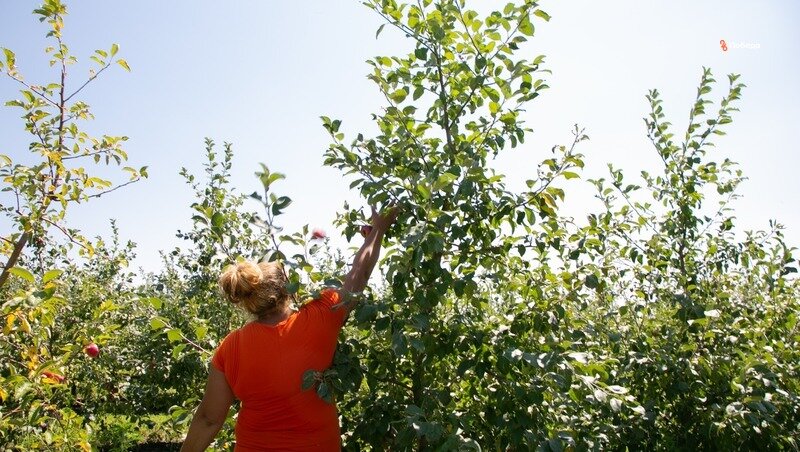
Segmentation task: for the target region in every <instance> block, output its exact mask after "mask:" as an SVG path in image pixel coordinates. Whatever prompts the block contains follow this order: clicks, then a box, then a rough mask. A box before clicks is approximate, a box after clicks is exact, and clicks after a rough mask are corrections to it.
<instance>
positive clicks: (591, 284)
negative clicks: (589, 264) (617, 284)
mask: <svg viewBox="0 0 800 452" xmlns="http://www.w3.org/2000/svg"><path fill="white" fill-rule="evenodd" d="M599 285H600V280H598V279H597V276H595V275H589V276H587V277H586V287H588V288H590V289H596V288H597V286H599Z"/></svg>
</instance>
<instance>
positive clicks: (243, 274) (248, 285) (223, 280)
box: [219, 261, 263, 303]
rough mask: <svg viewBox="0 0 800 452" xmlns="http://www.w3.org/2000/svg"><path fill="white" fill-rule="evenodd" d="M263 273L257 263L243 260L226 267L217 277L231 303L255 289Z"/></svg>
mask: <svg viewBox="0 0 800 452" xmlns="http://www.w3.org/2000/svg"><path fill="white" fill-rule="evenodd" d="M262 278H263V274H262V272H261V269H260V268H259V267H258V265H256V264H254V263H253V262H249V261H244V262H239V263H237V264H235V265H231V266H230V267H228V268H227V269H226V270H225V272H224V273H223V274H222V276H221V277H220V278H219V285H220V287H221V288H222V291H223V292H224V293H225V296H226V297H227V298H228V300H229V301H231V302H232V303H238V302H239V301H241V300H242V299H243V298H246V297H248V296H249V295H251V294H252V293H253V291H255V289H256V287H257V286H258V285H259V284H260V283H261V280H262Z"/></svg>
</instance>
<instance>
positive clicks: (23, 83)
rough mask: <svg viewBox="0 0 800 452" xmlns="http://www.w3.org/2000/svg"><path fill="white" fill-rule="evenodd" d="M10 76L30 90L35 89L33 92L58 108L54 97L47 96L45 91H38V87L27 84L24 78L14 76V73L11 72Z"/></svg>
mask: <svg viewBox="0 0 800 452" xmlns="http://www.w3.org/2000/svg"><path fill="white" fill-rule="evenodd" d="M8 76H9V77H11V79H13V80H16V81H18V82H19V83H21V84H22V85H23V86H24V87H26V88H28V89H29V90H31V91H33V93H34V94H36V95H38V96H39V97H41V98H42V99H43V100H44V101H46V102H47V103H49V104H51V105H53V106H54V107H56V108H58V104H57V103H56V102H55V101H54V100H52V99H50V98H49V97H47V96H46V95H45V94H44V93H42V92H39V91H38V90H37V89H36V88H34V87H33V86H31V85H29V84H27V83H26V82H25V81H24V80H22V79H21V78H19V77H16V76H14V75H11V74H9V75H8Z"/></svg>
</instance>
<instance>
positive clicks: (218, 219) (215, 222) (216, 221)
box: [211, 212, 225, 228]
mask: <svg viewBox="0 0 800 452" xmlns="http://www.w3.org/2000/svg"><path fill="white" fill-rule="evenodd" d="M224 222H225V215H223V214H221V213H219V212H214V215H212V216H211V226H213V227H215V228H221V227H222V224H223V223H224Z"/></svg>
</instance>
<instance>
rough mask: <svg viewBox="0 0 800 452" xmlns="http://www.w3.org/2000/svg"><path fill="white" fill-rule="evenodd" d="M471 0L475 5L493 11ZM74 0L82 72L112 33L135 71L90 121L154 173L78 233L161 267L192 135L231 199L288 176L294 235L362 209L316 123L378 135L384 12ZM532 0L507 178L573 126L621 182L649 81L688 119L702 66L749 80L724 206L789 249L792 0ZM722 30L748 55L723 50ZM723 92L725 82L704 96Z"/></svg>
mask: <svg viewBox="0 0 800 452" xmlns="http://www.w3.org/2000/svg"><path fill="white" fill-rule="evenodd" d="M467 3H468V5H472V7H473V8H476V9H479V10H484V9H485V8H486V7H487V6H491V5H494V4H495V2H494V1H488V0H480V1H475V2H470V1H468V2H467ZM37 4H38V2H35V1H22V0H0V12H1V14H0V47H8V48H11V49H13V50H14V51H15V52H16V53H17V64H18V66H19V68H20V70H21V71H22V72H23V73H24V74H25V75H26V77H27V79H28V80H30V81H36V82H42V81H44V80H47V79H48V77H49V76H48V73H49V69H48V67H47V64H46V61H45V59H44V58H43V52H42V50H43V48H44V47H45V46H46V41H45V39H44V34H45V27H44V26H42V25H41V24H39V23H38V21H37V20H36V19H35V17H34V16H33V15H31V11H32V10H33V9H34V8H35V7H36V6H37ZM68 6H69V13H70V14H69V16H68V17H67V19H66V31H65V35H66V37H65V39H66V42H67V43H69V44H70V46H71V48H72V50H73V52H74V53H75V54H76V55H78V56H79V57H82V59H81V63H82V64H80V65H79V66H78V67H76V68H75V69H74V71H75V72H76V73H78V74H81V75H83V74H86V71H87V70H88V65H87V61H88V60H87V58H86V56H88V55H89V54H90V53H91V52H92V51H93V50H94V49H96V48H108V46H109V45H110V44H111V43H112V42H116V43H118V44H119V45H120V49H121V50H120V56H122V57H123V58H126V59H127V60H128V62H129V63H130V65H131V67H132V69H133V71H132V72H131V73H130V74H128V73H126V72H124V71H122V70H121V69H119V68H117V69H118V70H111V71H107V73H106V74H104V76H103V77H101V78H99V79H98V80H97V81H96V82H95V83H94V84H93V85H92V86H90V88H89V89H87V90H86V91H85V96H84V100H86V101H87V102H88V103H89V104H90V105H92V107H93V111H94V114H95V115H96V117H97V120H95V121H94V122H93V123H91V125H90V127H89V129H90V130H91V131H93V132H97V133H110V134H124V135H128V136H130V138H131V140H130V141H129V142H128V145H127V150H128V152H129V154H130V157H131V161H130V163H131V164H132V166H137V167H138V166H142V165H149V166H150V173H151V178H150V179H149V180H147V181H145V182H142V183H139V184H136V185H134V186H130V187H127V188H126V189H123V190H120V191H118V192H115V193H114V194H113V195H110V196H105V197H103V198H100V199H99V200H96V201H95V202H92V203H90V204H89V205H87V206H85V207H80V208H77V209H75V210H73V211H72V215H71V224H72V225H73V226H77V227H80V228H82V229H83V230H84V231H85V232H86V233H87V234H89V235H95V234H102V235H107V234H108V232H109V227H108V219H109V218H116V219H117V220H118V221H119V225H120V228H121V233H122V236H123V237H124V238H126V239H127V238H129V239H132V240H134V241H135V242H137V243H138V244H139V259H138V262H137V264H138V265H141V266H143V267H144V268H145V269H147V270H156V269H157V268H158V266H159V258H158V251H159V250H167V249H171V248H172V247H174V246H175V245H177V244H179V242H178V240H177V239H176V238H175V231H176V230H177V229H187V228H188V227H189V225H190V223H189V218H190V216H191V212H190V209H189V205H190V204H191V202H192V199H191V191H190V190H189V188H188V187H187V186H186V185H185V184H184V183H183V182H182V180H181V178H180V177H179V176H178V170H179V169H180V167H181V166H186V167H188V168H189V169H191V170H193V171H195V172H199V171H200V168H201V165H202V162H203V138H204V137H211V138H213V139H215V140H216V141H217V142H218V143H220V144H221V143H222V142H223V141H230V142H232V143H233V145H234V149H235V151H236V159H235V162H234V165H235V166H234V170H233V174H234V177H233V181H234V185H235V186H236V187H237V188H238V189H239V190H240V191H242V192H245V193H249V192H252V191H253V190H255V189H256V188H257V184H256V180H255V178H254V177H253V172H254V171H255V169H256V168H257V166H258V163H259V162H265V163H266V164H268V165H269V166H270V168H272V169H273V170H276V171H281V172H283V173H285V174H286V175H287V176H288V180H287V181H284V182H282V183H281V184H280V185H278V186H277V188H278V189H279V190H280V191H282V192H283V193H285V194H287V195H289V196H291V197H292V198H293V199H294V204H293V205H292V207H291V208H290V209H289V214H288V215H287V216H286V221H285V225H286V226H287V228H289V229H292V228H295V227H299V226H300V225H302V224H305V223H309V224H310V225H311V226H312V227H322V228H324V229H327V230H329V231H331V229H332V226H331V221H332V220H333V218H334V216H335V212H336V211H337V209H340V208H341V206H342V203H343V201H344V200H345V199H348V200H349V201H350V202H351V204H355V205H361V204H360V201H359V200H358V198H357V196H356V195H355V194H354V193H352V192H349V191H348V188H347V187H348V182H347V181H345V180H343V179H342V178H341V176H340V174H339V173H338V172H337V171H336V170H334V169H331V168H325V167H323V166H322V154H323V152H324V150H325V148H326V147H327V144H328V142H329V141H328V137H327V134H326V132H325V131H324V129H323V128H322V127H321V125H320V121H319V119H318V117H319V116H320V115H328V116H331V117H336V118H340V119H342V120H344V125H343V129H344V130H345V131H346V132H347V133H348V134H354V133H356V132H365V133H366V134H369V133H372V132H373V131H374V130H375V129H374V126H373V125H372V123H371V122H370V118H369V115H370V113H372V112H375V111H378V109H379V107H380V106H381V105H382V103H381V98H380V96H379V94H378V92H377V90H376V89H375V87H374V86H373V84H372V82H370V81H368V80H367V79H366V78H365V74H366V73H367V71H368V67H367V65H366V64H365V63H364V61H365V60H366V59H367V58H370V57H372V56H375V55H392V54H397V53H400V52H405V51H407V50H408V45H409V43H408V42H407V41H405V40H404V39H403V37H402V36H400V35H398V34H397V33H393V32H391V31H390V30H389V29H387V30H385V31H384V33H383V34H382V35H381V37H380V39H378V40H375V30H376V28H377V27H378V26H379V25H380V23H381V21H380V20H379V18H378V17H377V16H376V15H375V14H374V13H373V12H371V11H370V10H368V9H367V8H366V7H364V6H362V5H361V4H360V2H358V1H356V0H353V1H344V0H337V1H322V0H314V1H306V2H285V1H283V2H278V1H236V2H219V1H206V0H202V1H199V0H195V1H191V2H190V1H169V2H165V1H158V2H156V1H136V2H130V1H128V2H123V1H118V0H102V1H101V0H81V1H80V2H78V1H72V2H69V3H68ZM542 7H543V9H545V10H546V11H548V12H549V13H550V14H551V15H552V17H553V19H552V20H551V21H550V22H549V23H544V22H537V36H536V37H535V38H534V39H533V41H532V42H531V45H529V46H528V47H527V48H525V52H528V53H529V54H530V55H538V54H545V55H547V60H546V62H547V67H548V68H549V69H551V70H552V71H553V74H552V76H550V77H549V83H548V84H549V85H550V86H551V89H550V90H548V91H547V92H545V94H544V95H543V96H542V97H541V98H539V99H537V100H536V101H535V102H533V103H531V104H530V105H529V107H528V113H527V116H526V117H525V119H526V120H527V121H528V122H529V125H530V126H531V127H532V128H533V129H534V131H535V132H534V135H533V136H532V137H531V138H530V139H529V140H528V141H527V142H526V144H525V146H524V147H522V148H518V149H516V150H512V151H509V152H508V153H506V154H505V155H504V156H503V157H501V158H500V159H499V160H498V161H497V162H496V166H497V168H498V169H499V170H500V171H501V172H503V173H505V174H506V175H507V176H508V180H509V182H510V184H511V185H512V186H520V185H521V183H522V181H524V180H525V179H526V178H530V177H532V176H533V175H534V174H535V162H538V161H540V160H541V159H543V158H545V155H546V154H547V153H548V152H549V149H550V148H551V147H552V145H553V144H557V143H565V142H567V141H568V140H569V138H570V135H569V131H570V128H571V126H572V124H574V123H579V124H581V125H582V126H584V127H586V128H587V132H588V134H589V135H590V136H591V138H592V139H591V141H588V142H584V143H583V145H582V147H581V149H580V150H581V152H583V153H584V154H585V155H586V159H587V162H588V166H587V169H586V172H585V176H586V177H596V176H599V175H602V174H603V173H604V171H605V164H606V163H607V162H613V163H614V164H616V165H618V166H621V167H623V168H624V169H626V170H627V173H628V174H630V175H631V176H635V175H636V174H638V172H639V171H640V170H642V169H651V170H652V169H655V167H656V165H657V161H656V154H655V153H654V152H653V150H652V149H651V147H650V146H649V143H648V141H647V139H646V137H645V134H644V132H645V129H644V123H643V121H642V119H641V118H642V117H644V116H645V115H646V113H647V103H646V100H645V98H644V96H645V94H646V92H647V90H648V89H650V88H658V89H659V90H660V91H661V93H662V96H663V98H664V99H665V110H666V112H667V114H668V116H669V118H670V119H671V120H672V122H673V123H674V124H675V125H676V126H677V127H678V128H679V129H683V128H685V125H686V116H687V113H688V111H689V107H690V105H691V101H692V99H693V96H694V94H695V87H696V85H697V83H698V81H699V78H700V74H701V67H702V66H708V67H710V68H711V69H712V70H713V71H714V73H715V74H716V75H717V79H718V80H720V82H723V81H726V78H725V74H727V73H729V72H737V73H741V74H742V80H743V82H744V83H746V84H747V85H748V88H747V89H746V90H745V91H744V96H743V100H742V102H741V103H740V108H741V110H742V111H741V112H740V113H739V114H737V115H736V116H735V118H734V124H732V126H731V127H729V129H728V135H727V136H726V137H723V138H721V139H719V140H718V141H717V144H718V146H717V151H716V152H718V153H719V154H720V157H719V159H720V160H721V159H722V158H724V157H725V156H728V157H730V158H731V159H733V160H735V161H738V162H740V163H741V165H742V167H743V169H744V171H745V173H746V175H747V176H748V177H749V180H748V181H747V182H746V183H745V184H744V186H743V187H742V190H741V194H742V196H743V198H742V199H740V200H739V201H738V202H737V203H736V205H735V206H736V208H737V214H738V218H739V225H740V226H741V227H743V228H747V229H753V228H766V226H767V221H768V220H769V219H772V218H775V219H778V220H779V221H780V222H782V223H783V224H785V225H786V226H787V228H788V231H787V237H788V238H789V241H790V243H793V244H798V245H800V209H798V202H797V200H798V198H800V181H798V178H797V168H800V157H798V152H797V149H796V144H795V143H796V139H795V137H794V133H795V132H796V128H797V124H798V123H800V84H798V83H797V82H798V79H797V74H798V73H800V61H799V58H798V55H800V32H799V31H798V30H797V28H796V24H798V23H800V4H798V3H797V2H794V1H790V0H785V1H770V2H757V3H756V2H745V1H721V0H720V1H704V2H697V1H688V0H680V1H661V2H655V1H634V0H625V1H613V2H597V1H590V0H580V1H579V0H573V1H569V2H563V1H562V2H556V1H547V0H545V1H543V2H542ZM720 39H725V40H726V41H727V42H728V43H729V45H730V44H731V43H733V44H736V43H740V42H741V43H750V44H757V45H758V47H759V48H758V49H730V50H729V51H728V52H722V51H721V49H720V47H719V41H720ZM72 83H73V84H76V83H78V79H77V78H73V79H72ZM73 86H74V85H73ZM17 89H18V87H17V86H16V85H15V84H14V83H13V82H12V81H10V80H9V79H7V78H4V79H0V99H2V100H7V99H10V98H15V97H16V96H17ZM724 89H725V84H724V83H720V85H719V86H718V88H717V89H716V90H715V92H714V93H715V94H716V95H720V94H721V93H722V92H723V90H724ZM0 137H2V142H1V143H0V153H3V154H8V155H11V156H12V157H13V158H20V157H22V156H23V155H24V154H25V153H27V143H28V137H27V136H26V135H25V133H24V131H23V130H22V122H21V121H20V120H19V119H18V113H17V111H16V110H14V109H10V108H0ZM567 193H568V197H567V207H566V212H568V213H570V214H572V215H575V216H581V215H582V214H583V213H585V212H587V211H588V210H590V209H594V208H595V207H596V203H595V202H594V201H593V199H592V191H591V189H589V188H588V187H586V185H585V183H583V182H580V183H578V182H575V183H572V185H571V186H570V187H568V190H567ZM331 232H332V231H331ZM335 243H337V244H344V242H343V241H342V240H340V239H339V240H337V241H336V242H335Z"/></svg>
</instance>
